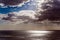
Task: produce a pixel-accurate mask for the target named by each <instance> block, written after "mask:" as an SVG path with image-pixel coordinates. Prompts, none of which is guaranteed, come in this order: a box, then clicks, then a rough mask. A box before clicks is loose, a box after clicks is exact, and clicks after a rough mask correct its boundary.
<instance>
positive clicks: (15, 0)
mask: <svg viewBox="0 0 60 40" xmlns="http://www.w3.org/2000/svg"><path fill="white" fill-rule="evenodd" d="M23 1H27V0H0V3H4V4H5V5H18V4H20V3H22V2H23Z"/></svg>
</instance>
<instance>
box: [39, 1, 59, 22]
mask: <svg viewBox="0 0 60 40" xmlns="http://www.w3.org/2000/svg"><path fill="white" fill-rule="evenodd" d="M47 1H48V0H47ZM42 4H43V5H42V8H41V9H42V10H45V11H43V12H40V14H41V15H40V17H39V21H43V20H46V19H48V20H50V21H54V20H55V21H57V20H58V21H59V20H60V1H59V0H51V1H48V2H46V3H42Z"/></svg>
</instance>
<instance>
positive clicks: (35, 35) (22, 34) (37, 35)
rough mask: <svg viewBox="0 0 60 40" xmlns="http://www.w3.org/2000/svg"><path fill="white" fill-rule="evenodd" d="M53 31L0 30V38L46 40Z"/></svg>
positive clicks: (9, 39) (6, 39)
mask: <svg viewBox="0 0 60 40" xmlns="http://www.w3.org/2000/svg"><path fill="white" fill-rule="evenodd" d="M52 32H53V31H0V40H47V38H48V37H49V35H51V33H52Z"/></svg>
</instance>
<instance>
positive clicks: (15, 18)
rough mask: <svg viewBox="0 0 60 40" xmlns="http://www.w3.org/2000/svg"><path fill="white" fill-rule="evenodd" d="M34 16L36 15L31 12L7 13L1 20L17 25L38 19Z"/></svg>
mask: <svg viewBox="0 0 60 40" xmlns="http://www.w3.org/2000/svg"><path fill="white" fill-rule="evenodd" d="M36 15H37V14H36V12H34V11H32V10H23V11H20V12H12V13H9V14H7V15H6V16H4V15H2V16H1V19H2V20H7V21H9V22H19V23H23V22H33V21H35V20H37V19H38V18H37V17H36Z"/></svg>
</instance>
